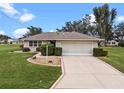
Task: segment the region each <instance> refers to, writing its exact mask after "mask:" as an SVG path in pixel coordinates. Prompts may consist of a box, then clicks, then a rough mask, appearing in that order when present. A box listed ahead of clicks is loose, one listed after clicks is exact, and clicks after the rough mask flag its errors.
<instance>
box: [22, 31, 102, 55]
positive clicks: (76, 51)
mask: <svg viewBox="0 0 124 93" xmlns="http://www.w3.org/2000/svg"><path fill="white" fill-rule="evenodd" d="M99 40H101V39H98V38H95V37H91V36H88V35H85V34H81V33H77V32H45V33H42V34H38V35H34V36H30V37H27V38H24V39H23V44H24V47H29V48H30V49H31V51H36V48H37V47H38V46H41V44H43V43H45V42H46V41H49V42H50V43H53V44H54V45H55V46H56V47H62V55H92V52H93V48H95V47H98V41H99Z"/></svg>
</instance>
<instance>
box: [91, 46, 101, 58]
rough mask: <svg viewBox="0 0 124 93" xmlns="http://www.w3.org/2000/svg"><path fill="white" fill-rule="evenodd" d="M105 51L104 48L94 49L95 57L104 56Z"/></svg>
mask: <svg viewBox="0 0 124 93" xmlns="http://www.w3.org/2000/svg"><path fill="white" fill-rule="evenodd" d="M102 53H103V49H102V48H94V49H93V56H96V57H99V56H102Z"/></svg>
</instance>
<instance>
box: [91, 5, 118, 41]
mask: <svg viewBox="0 0 124 93" xmlns="http://www.w3.org/2000/svg"><path fill="white" fill-rule="evenodd" d="M93 13H94V15H95V20H96V25H97V29H98V34H99V36H100V37H101V38H104V39H105V40H106V41H108V40H110V39H111V38H112V29H113V22H114V19H115V18H116V15H117V12H116V9H114V8H112V9H111V10H110V9H109V5H108V4H104V5H103V6H100V7H95V8H93Z"/></svg>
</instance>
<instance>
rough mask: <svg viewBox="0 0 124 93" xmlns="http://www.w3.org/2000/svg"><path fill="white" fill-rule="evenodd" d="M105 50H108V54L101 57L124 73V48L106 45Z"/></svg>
mask: <svg viewBox="0 0 124 93" xmlns="http://www.w3.org/2000/svg"><path fill="white" fill-rule="evenodd" d="M104 50H107V51H108V56H107V57H100V59H101V60H103V61H105V62H107V63H108V64H110V65H112V66H113V67H115V68H116V69H118V70H120V71H121V72H123V73H124V48H122V47H106V48H104Z"/></svg>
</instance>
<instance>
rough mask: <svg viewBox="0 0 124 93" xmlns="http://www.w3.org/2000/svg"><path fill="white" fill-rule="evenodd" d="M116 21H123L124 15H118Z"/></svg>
mask: <svg viewBox="0 0 124 93" xmlns="http://www.w3.org/2000/svg"><path fill="white" fill-rule="evenodd" d="M116 21H118V22H122V21H124V16H118V17H117V19H116Z"/></svg>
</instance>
